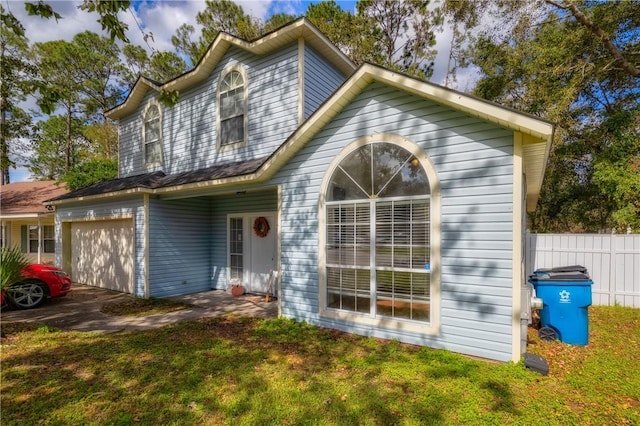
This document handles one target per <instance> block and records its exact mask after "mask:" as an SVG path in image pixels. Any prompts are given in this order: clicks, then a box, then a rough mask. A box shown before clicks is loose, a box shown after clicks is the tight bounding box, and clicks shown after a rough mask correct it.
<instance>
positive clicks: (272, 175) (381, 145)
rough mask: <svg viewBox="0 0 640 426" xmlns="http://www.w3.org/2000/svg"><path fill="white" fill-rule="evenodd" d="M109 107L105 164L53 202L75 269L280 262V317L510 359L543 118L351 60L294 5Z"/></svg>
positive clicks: (201, 270) (93, 277) (136, 284)
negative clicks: (164, 98)
mask: <svg viewBox="0 0 640 426" xmlns="http://www.w3.org/2000/svg"><path fill="white" fill-rule="evenodd" d="M163 91H179V93H180V100H179V102H178V103H177V104H176V105H175V106H173V107H167V106H164V105H163V104H162V103H161V102H160V101H159V100H158V98H159V95H160V93H161V92H163ZM109 115H110V117H111V118H113V119H117V120H119V132H120V162H119V164H120V166H119V172H120V174H119V177H118V178H117V179H112V180H110V181H106V182H103V183H100V184H97V185H94V186H91V187H88V188H85V189H82V190H78V191H74V192H71V193H69V194H66V195H64V196H62V197H58V198H57V199H55V200H53V201H51V204H53V205H55V206H56V226H57V231H58V232H56V235H57V236H58V238H57V247H58V248H59V252H58V263H59V264H61V265H62V266H63V267H64V268H66V269H67V270H70V271H71V272H72V274H73V277H74V280H76V281H80V282H86V283H89V284H92V285H97V286H102V287H109V288H114V289H118V290H121V291H126V292H130V293H133V294H135V295H137V296H141V297H168V296H173V295H178V294H184V293H193V292H199V291H204V290H209V289H212V288H213V289H227V288H229V286H231V285H232V284H236V283H237V284H242V285H243V286H244V287H245V288H246V289H247V290H248V291H251V292H257V293H265V292H268V291H271V289H270V288H269V277H270V276H272V274H271V271H277V272H278V274H277V277H278V279H277V287H276V292H277V295H278V303H279V305H280V312H281V314H282V315H283V316H285V317H289V318H295V319H298V320H305V321H308V322H310V323H313V324H317V325H319V326H325V327H332V328H336V329H340V330H346V331H349V332H354V333H358V334H363V335H371V336H377V337H382V338H391V339H398V340H400V341H403V342H408V343H414V344H419V345H427V346H432V347H437V348H445V349H449V350H452V351H456V352H461V353H465V354H470V355H475V356H480V357H485V358H491V359H496V360H502V361H507V360H518V359H519V358H520V354H521V352H522V350H523V348H522V346H523V345H522V342H523V341H526V335H523V332H522V328H521V319H522V318H523V315H522V312H521V311H522V306H521V305H523V302H524V301H523V296H522V287H523V285H524V271H523V266H522V262H523V250H524V245H523V235H524V228H525V216H526V211H527V210H532V209H533V208H534V207H535V204H536V202H537V199H538V194H539V190H540V185H541V182H542V177H543V173H544V166H545V162H546V159H547V155H548V151H549V147H550V141H551V138H552V133H553V126H552V125H551V124H550V123H548V122H545V121H543V120H540V119H538V118H536V117H533V116H529V115H526V114H522V113H519V112H517V111H514V110H511V109H507V108H504V107H501V106H499V105H496V104H493V103H490V102H486V101H483V100H480V99H477V98H474V97H471V96H469V95H466V94H464V93H459V92H456V91H453V90H448V89H446V88H443V87H440V86H437V85H434V84H431V83H427V82H424V81H420V80H417V79H414V78H411V77H408V76H405V75H402V74H399V73H397V72H392V71H389V70H386V69H383V68H380V67H377V66H373V65H363V66H361V67H360V68H358V69H355V67H354V66H353V64H352V63H351V62H350V61H349V59H348V58H347V57H345V56H344V55H343V54H342V53H341V52H340V51H339V50H338V49H337V48H336V47H334V46H333V45H332V44H331V43H330V42H329V41H328V40H327V39H326V38H325V37H324V36H323V35H322V34H321V33H320V32H319V31H318V30H317V29H316V28H315V27H314V26H313V25H312V24H310V23H309V22H308V21H307V20H305V19H300V20H298V21H295V22H293V23H291V24H289V25H287V26H285V27H282V28H280V29H278V30H276V31H274V32H272V33H270V34H268V35H266V36H264V37H262V38H260V39H258V40H256V41H253V42H246V41H243V40H240V39H237V38H235V37H232V36H230V35H227V34H220V35H218V37H217V38H216V39H215V41H214V42H213V43H212V45H211V46H210V48H209V50H208V52H207V54H206V55H205V56H204V58H203V59H202V61H200V63H198V65H197V66H196V68H195V69H194V70H192V71H190V72H188V73H186V74H184V75H181V76H179V77H177V78H175V79H173V80H171V81H169V82H167V83H165V84H162V85H161V84H158V83H155V82H152V81H150V80H146V79H140V80H139V81H138V82H137V83H136V85H135V87H134V89H133V90H132V92H131V94H130V95H129V97H128V98H127V99H126V101H125V102H124V103H123V104H121V105H119V106H118V107H116V108H114V109H112V110H111V111H110V112H109Z"/></svg>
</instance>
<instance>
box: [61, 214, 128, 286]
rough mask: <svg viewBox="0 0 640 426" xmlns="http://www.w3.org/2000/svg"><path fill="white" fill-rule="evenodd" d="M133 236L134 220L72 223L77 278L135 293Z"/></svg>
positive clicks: (80, 281)
mask: <svg viewBox="0 0 640 426" xmlns="http://www.w3.org/2000/svg"><path fill="white" fill-rule="evenodd" d="M133 240H134V239H133V224H132V221H131V220H108V221H88V222H74V223H72V224H71V277H72V278H73V281H75V282H77V283H81V284H88V285H92V286H96V287H102V288H108V289H111V290H116V291H121V292H124V293H133Z"/></svg>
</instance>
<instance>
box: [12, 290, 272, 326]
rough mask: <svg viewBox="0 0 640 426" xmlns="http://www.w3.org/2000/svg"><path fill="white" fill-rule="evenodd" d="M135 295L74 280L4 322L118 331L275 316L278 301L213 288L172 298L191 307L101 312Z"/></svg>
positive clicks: (13, 314) (13, 312) (14, 312)
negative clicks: (134, 313)
mask: <svg viewBox="0 0 640 426" xmlns="http://www.w3.org/2000/svg"><path fill="white" fill-rule="evenodd" d="M132 297H133V296H131V295H128V294H123V293H118V292H115V291H111V290H105V289H101V288H96V287H90V286H85V285H79V284H74V286H73V291H71V293H69V294H67V295H66V296H64V297H60V298H57V299H50V300H48V301H47V303H45V304H44V305H42V306H40V307H39V308H35V309H30V310H24V311H19V310H3V311H2V315H1V316H0V320H1V321H2V322H14V321H29V322H37V323H41V324H46V325H49V326H51V327H56V328H60V329H64V330H77V331H94V332H100V333H113V332H117V331H133V330H147V329H151V328H158V327H163V326H165V325H168V324H173V323H176V322H178V321H184V320H193V319H198V318H205V317H215V316H221V315H225V314H229V313H234V314H236V315H240V316H246V317H259V318H275V317H277V315H278V301H277V300H273V299H271V300H270V301H269V302H266V301H265V298H264V296H257V295H244V296H240V297H234V296H232V295H230V294H228V293H226V292H224V291H222V290H211V291H206V292H203V293H196V294H190V295H186V296H178V297H174V298H172V299H173V300H178V301H181V302H184V303H187V304H190V305H191V307H190V308H187V309H183V310H181V311H176V312H169V313H166V314H157V315H149V316H146V317H123V316H113V315H107V314H103V313H102V312H100V308H101V307H102V306H103V305H104V304H105V303H110V302H117V301H124V300H127V299H130V298H132Z"/></svg>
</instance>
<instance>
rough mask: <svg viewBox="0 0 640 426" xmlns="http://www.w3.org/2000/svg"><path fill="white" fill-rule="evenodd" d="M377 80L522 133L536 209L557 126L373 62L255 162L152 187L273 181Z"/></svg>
mask: <svg viewBox="0 0 640 426" xmlns="http://www.w3.org/2000/svg"><path fill="white" fill-rule="evenodd" d="M373 82H381V83H383V84H386V85H389V86H392V87H396V88H398V89H399V90H403V91H405V92H408V93H411V94H413V95H415V96H419V97H421V98H424V99H428V100H432V101H434V102H437V103H439V104H442V105H446V106H448V107H450V108H452V109H454V110H458V111H463V112H465V113H467V114H469V115H471V116H473V117H477V118H480V119H482V120H486V121H489V122H492V123H495V124H496V125H499V126H502V127H505V128H508V129H511V130H513V131H516V132H520V133H521V134H522V136H523V137H522V145H523V146H522V159H523V165H524V170H525V173H526V176H527V179H526V184H527V210H529V211H531V210H533V209H535V205H536V203H537V201H538V198H539V194H540V187H541V186H542V178H543V176H544V169H545V166H546V163H547V158H548V155H549V150H550V148H551V140H552V138H553V133H554V125H553V124H552V123H550V122H548V121H545V120H543V119H540V118H538V117H535V116H533V115H530V114H525V113H522V112H518V111H516V110H514V109H511V108H507V107H504V106H501V105H499V104H496V103H494V102H489V101H486V100H483V99H480V98H477V97H474V96H471V95H468V94H465V93H462V92H458V91H455V90H451V89H448V88H445V87H442V86H439V85H437V84H433V83H429V82H426V81H423V80H418V79H416V78H413V77H410V76H407V75H404V74H401V73H398V72H395V71H390V70H387V69H385V68H382V67H379V66H376V65H371V64H364V65H362V66H360V68H358V70H357V71H356V72H355V73H354V74H353V75H352V76H351V77H350V78H349V79H348V80H347V81H345V82H344V84H343V85H342V86H340V88H338V90H337V91H336V92H335V93H334V94H333V95H332V96H331V97H329V98H328V99H327V100H326V101H325V102H324V103H323V104H322V105H321V106H320V107H319V108H318V109H317V110H316V111H315V112H314V113H313V114H312V115H311V116H310V117H309V118H308V119H307V120H306V121H305V122H304V123H303V124H302V125H301V126H300V127H299V128H298V129H297V130H296V131H295V132H294V133H293V134H291V135H290V136H289V137H288V138H287V140H286V141H285V142H284V143H283V144H282V145H281V146H280V147H279V148H278V149H277V150H276V151H275V152H274V153H273V154H271V156H270V157H268V158H264V159H259V160H251V161H248V162H245V163H246V164H245V165H242V163H238V164H235V165H233V167H229V165H222V166H215V167H214V168H213V169H215V168H216V167H222V168H223V169H224V170H225V172H224V173H207V172H206V170H207V169H202V170H196V171H194V172H188V173H185V174H182V175H184V176H182V178H181V179H173V178H172V177H167V178H168V179H165V180H163V181H162V182H163V183H164V184H160V185H157V186H155V187H152V188H150V189H149V191H150V192H152V193H155V194H168V193H177V192H178V191H180V192H181V193H183V192H184V193H185V194H186V193H187V192H189V195H195V194H197V193H198V191H202V190H207V189H211V188H216V187H221V186H223V185H224V186H231V185H241V184H243V183H253V182H265V181H268V180H269V179H270V178H271V177H273V176H274V175H275V173H276V172H277V171H278V170H280V168H281V167H282V166H283V165H284V164H286V163H287V162H288V161H289V160H290V159H291V158H292V157H293V156H294V155H295V154H296V152H298V151H299V150H300V149H301V148H302V147H303V146H304V145H305V144H306V143H307V142H308V141H309V140H311V138H313V137H314V136H315V135H316V134H317V133H318V132H319V131H320V130H322V128H323V127H324V126H325V125H326V124H327V123H328V122H329V121H331V120H332V119H333V118H334V117H335V116H336V115H338V114H339V113H340V112H341V111H342V110H343V108H344V107H345V106H346V105H348V104H349V103H350V102H351V101H352V100H353V99H355V97H356V96H358V95H359V94H360V93H362V91H363V90H365V88H366V87H367V86H369V84H371V83H373ZM209 169H212V168H209ZM194 176H198V179H197V180H196V179H194ZM94 195H98V194H94ZM73 197H74V193H70V194H67V196H65V197H64V198H63V197H61V198H59V199H58V200H53V201H54V202H53V203H52V204H57V202H59V201H62V200H63V199H65V198H73Z"/></svg>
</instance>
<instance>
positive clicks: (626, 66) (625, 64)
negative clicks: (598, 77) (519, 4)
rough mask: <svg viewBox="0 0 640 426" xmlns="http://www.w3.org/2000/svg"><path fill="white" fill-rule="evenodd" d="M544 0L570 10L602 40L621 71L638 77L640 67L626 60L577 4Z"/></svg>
mask: <svg viewBox="0 0 640 426" xmlns="http://www.w3.org/2000/svg"><path fill="white" fill-rule="evenodd" d="M545 2H546V3H547V4H550V5H552V6H555V7H558V8H560V9H565V10H567V9H568V10H570V11H571V14H572V15H573V17H574V18H576V21H578V22H579V23H581V24H582V25H584V26H585V27H587V29H588V30H589V31H591V32H592V33H593V34H594V35H595V36H597V37H598V38H599V39H600V40H601V41H602V43H603V44H604V46H605V48H606V49H607V50H608V51H609V53H611V55H612V56H613V57H614V58H615V59H616V61H617V62H619V63H620V65H621V66H622V69H623V71H625V72H626V73H627V74H629V75H630V76H632V77H640V68H637V67H635V66H633V64H631V63H630V62H629V61H627V60H626V59H625V57H624V56H623V55H622V53H621V52H620V50H618V48H617V47H616V46H615V44H613V42H612V41H611V37H610V36H609V34H607V33H606V32H605V31H604V30H602V28H600V27H598V26H597V25H596V24H595V23H594V22H593V21H592V20H590V19H589V18H588V17H587V15H585V14H584V13H582V11H581V10H580V9H578V6H576V5H575V4H574V3H573V2H572V1H568V3H567V5H566V6H562V5H560V4H558V3H556V2H555V1H553V0H545Z"/></svg>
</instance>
